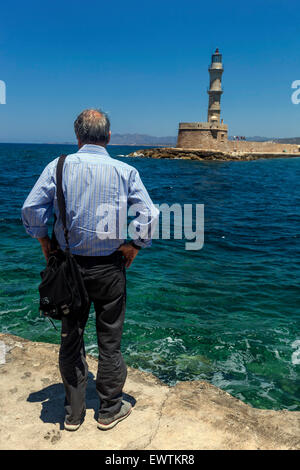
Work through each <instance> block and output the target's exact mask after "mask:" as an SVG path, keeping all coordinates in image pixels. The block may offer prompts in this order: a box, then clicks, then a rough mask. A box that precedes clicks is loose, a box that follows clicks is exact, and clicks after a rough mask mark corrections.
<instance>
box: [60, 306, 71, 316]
mask: <svg viewBox="0 0 300 470" xmlns="http://www.w3.org/2000/svg"><path fill="white" fill-rule="evenodd" d="M61 309H62V312H63V314H64V315H68V314H69V313H70V309H69V307H68V306H67V305H66V304H65V305H62V306H61Z"/></svg>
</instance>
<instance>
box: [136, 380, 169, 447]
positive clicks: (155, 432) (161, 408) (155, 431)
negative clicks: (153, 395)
mask: <svg viewBox="0 0 300 470" xmlns="http://www.w3.org/2000/svg"><path fill="white" fill-rule="evenodd" d="M170 392H171V387H169V388H168V390H167V392H166V396H165V398H164V400H163V402H162V404H161V407H160V409H159V411H158V422H157V426H156V429H155V430H154V431H153V433H152V435H151V436H150V439H149V442H148V443H147V444H146V445H145V446H144V447H143V449H146V447H148V446H149V445H150V444H151V442H152V441H153V439H154V438H155V437H156V435H157V433H158V430H159V426H160V421H161V417H162V411H163V408H164V406H165V404H166V401H167V399H168V398H169V394H170Z"/></svg>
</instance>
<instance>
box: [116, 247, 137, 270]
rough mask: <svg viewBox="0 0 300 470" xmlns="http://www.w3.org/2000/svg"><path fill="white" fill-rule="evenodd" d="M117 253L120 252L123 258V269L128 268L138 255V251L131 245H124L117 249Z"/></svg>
mask: <svg viewBox="0 0 300 470" xmlns="http://www.w3.org/2000/svg"><path fill="white" fill-rule="evenodd" d="M118 251H122V254H123V256H124V258H125V267H126V268H129V267H130V266H131V264H132V261H133V260H134V258H135V257H136V255H137V254H138V252H139V250H138V249H137V248H135V247H134V246H133V245H132V244H131V243H124V245H121V246H120V247H119V248H118Z"/></svg>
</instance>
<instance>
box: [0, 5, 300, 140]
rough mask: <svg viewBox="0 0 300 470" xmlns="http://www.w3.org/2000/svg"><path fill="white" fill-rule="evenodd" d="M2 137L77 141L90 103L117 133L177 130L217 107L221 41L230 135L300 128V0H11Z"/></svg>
mask: <svg viewBox="0 0 300 470" xmlns="http://www.w3.org/2000/svg"><path fill="white" fill-rule="evenodd" d="M0 10H1V11H0V15H1V29H0V80H4V81H5V83H6V87H7V98H6V99H7V103H6V104H5V105H0V141H2V142H3V141H6V142H63V141H73V140H74V135H73V121H74V119H75V117H76V115H77V114H78V113H79V112H80V111H81V110H82V109H85V108H88V107H101V108H102V109H103V110H104V111H106V112H108V113H109V116H110V118H111V123H112V132H115V133H135V132H137V133H144V134H150V135H157V136H166V135H176V134H177V128H178V122H180V121H184V122H186V121H191V122H192V121H204V120H206V115H207V102H208V95H207V93H206V90H207V86H208V70H207V69H208V64H209V62H210V56H211V53H212V52H213V51H214V49H215V48H216V47H219V48H220V50H221V52H222V53H223V62H224V69H225V71H224V75H223V87H224V94H223V96H222V102H221V105H222V117H223V119H224V122H225V123H226V124H228V126H229V134H230V135H246V136H253V135H261V136H269V137H271V136H278V137H293V136H300V104H299V105H294V104H292V102H291V94H292V91H293V90H292V89H291V84H292V82H293V81H294V80H297V79H298V80H299V79H300V67H299V62H300V34H299V33H300V6H299V3H298V2H297V1H293V0H292V1H291V0H288V1H286V0H285V1H279V0H260V1H258V0H252V1H251V2H246V3H244V2H241V1H226V2H225V1H224V0H223V1H219V0H214V2H201V1H199V0H197V1H196V0H184V1H178V0H172V1H169V0H151V1H146V2H145V1H143V0H139V1H136V0H131V1H130V0H128V1H127V2H124V1H118V0H117V1H114V0H111V1H108V0H107V1H106V2H104V1H99V0H98V1H94V0H89V1H87V2H82V1H77V0H72V1H65V0H60V1H56V0H52V1H51V2H50V1H45V2H41V1H40V0H39V1H30V0H28V1H26V2H25V1H14V0H11V1H10V2H2V5H1V9H0Z"/></svg>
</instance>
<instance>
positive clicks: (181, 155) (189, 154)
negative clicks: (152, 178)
mask: <svg viewBox="0 0 300 470" xmlns="http://www.w3.org/2000/svg"><path fill="white" fill-rule="evenodd" d="M127 156H128V157H141V158H173V159H180V160H200V161H201V160H202V161H210V160H214V161H216V160H217V161H228V160H230V161H231V160H234V161H243V160H246V161H247V160H257V159H260V158H287V157H299V154H295V153H282V152H276V153H275V152H272V153H267V152H240V151H236V152H222V151H219V150H205V149H203V150H197V149H195V150H187V149H180V148H171V147H167V148H147V149H141V150H136V151H135V152H132V153H130V154H129V155H127Z"/></svg>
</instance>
